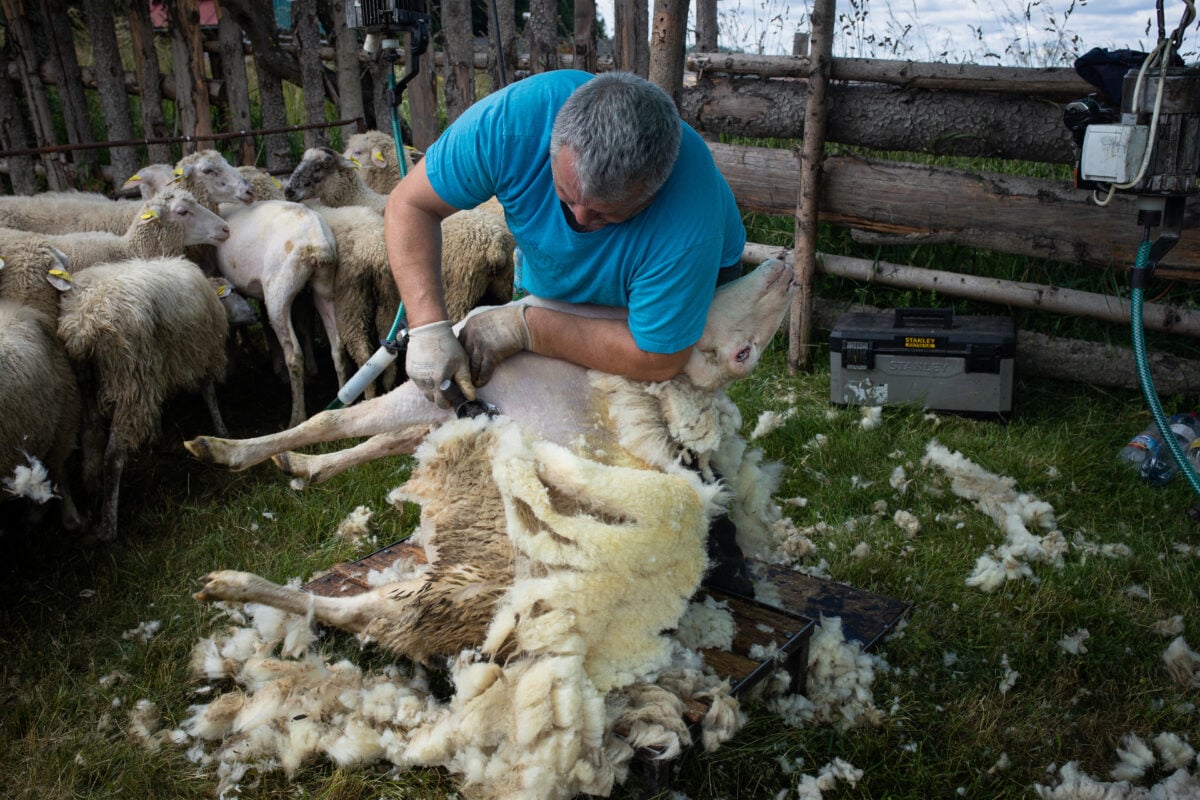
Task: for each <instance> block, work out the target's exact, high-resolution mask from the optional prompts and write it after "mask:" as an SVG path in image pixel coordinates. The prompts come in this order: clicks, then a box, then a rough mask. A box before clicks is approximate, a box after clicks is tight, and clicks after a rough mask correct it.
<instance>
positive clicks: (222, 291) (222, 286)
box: [217, 283, 229, 297]
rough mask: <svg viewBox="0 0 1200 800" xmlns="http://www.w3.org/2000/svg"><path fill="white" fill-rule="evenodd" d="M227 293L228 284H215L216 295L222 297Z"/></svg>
mask: <svg viewBox="0 0 1200 800" xmlns="http://www.w3.org/2000/svg"><path fill="white" fill-rule="evenodd" d="M227 294H229V286H228V285H226V284H224V283H222V284H220V285H219V286H217V297H224V296H225V295H227Z"/></svg>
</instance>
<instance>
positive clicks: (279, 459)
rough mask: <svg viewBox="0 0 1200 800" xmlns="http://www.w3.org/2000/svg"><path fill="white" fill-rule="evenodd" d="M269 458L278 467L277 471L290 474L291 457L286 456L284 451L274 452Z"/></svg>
mask: <svg viewBox="0 0 1200 800" xmlns="http://www.w3.org/2000/svg"><path fill="white" fill-rule="evenodd" d="M271 460H272V461H274V462H275V466H276V467H279V471H280V472H282V473H283V474H284V475H291V474H292V463H291V459H290V458H288V454H287V452H286V451H285V452H283V453H276V454H275V455H273V456H271Z"/></svg>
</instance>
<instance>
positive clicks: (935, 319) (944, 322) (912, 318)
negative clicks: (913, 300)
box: [893, 308, 954, 328]
mask: <svg viewBox="0 0 1200 800" xmlns="http://www.w3.org/2000/svg"><path fill="white" fill-rule="evenodd" d="M893 324H894V325H895V327H897V328H915V327H922V328H953V327H954V309H953V308H897V309H896V319H895V322H894V323H893Z"/></svg>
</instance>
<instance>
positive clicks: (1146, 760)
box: [1108, 733, 1154, 781]
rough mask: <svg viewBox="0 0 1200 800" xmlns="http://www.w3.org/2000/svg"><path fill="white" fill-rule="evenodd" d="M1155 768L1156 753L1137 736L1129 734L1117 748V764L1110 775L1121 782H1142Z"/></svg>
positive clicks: (1110, 771)
mask: <svg viewBox="0 0 1200 800" xmlns="http://www.w3.org/2000/svg"><path fill="white" fill-rule="evenodd" d="M1153 766H1154V752H1153V751H1152V750H1151V749H1150V748H1149V747H1148V746H1147V745H1146V743H1145V742H1143V741H1142V739H1141V737H1140V736H1138V735H1137V734H1133V733H1127V734H1125V738H1123V739H1122V740H1121V746H1120V747H1118V748H1117V763H1116V765H1115V766H1113V768H1112V769H1111V770H1109V772H1108V774H1109V775H1110V776H1111V777H1113V778H1115V779H1116V780H1119V781H1136V780H1141V778H1142V776H1143V775H1145V774H1146V770H1148V769H1150V768H1151V767H1153Z"/></svg>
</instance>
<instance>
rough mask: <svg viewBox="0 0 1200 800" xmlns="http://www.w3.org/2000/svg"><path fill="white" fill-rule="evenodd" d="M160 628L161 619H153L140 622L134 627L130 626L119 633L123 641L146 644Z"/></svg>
mask: <svg viewBox="0 0 1200 800" xmlns="http://www.w3.org/2000/svg"><path fill="white" fill-rule="evenodd" d="M160 630H162V621H161V620H157V619H153V620H149V621H147V622H140V623H138V626H137V627H136V628H130V629H129V630H127V631H125V632H124V633H122V634H121V638H122V639H124V640H125V641H138V642H141V643H142V644H146V643H147V642H149V641H150V640H151V639H153V638H154V637H155V636H158V632H159V631H160Z"/></svg>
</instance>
